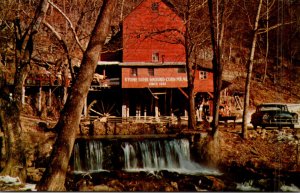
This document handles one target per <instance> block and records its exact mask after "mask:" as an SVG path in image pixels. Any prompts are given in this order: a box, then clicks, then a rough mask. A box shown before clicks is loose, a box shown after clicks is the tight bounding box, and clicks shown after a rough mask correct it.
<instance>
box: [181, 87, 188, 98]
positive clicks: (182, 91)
mask: <svg viewBox="0 0 300 193" xmlns="http://www.w3.org/2000/svg"><path fill="white" fill-rule="evenodd" d="M178 89H179V90H180V92H181V93H182V94H183V95H184V96H185V97H186V98H187V99H188V98H189V96H188V95H187V94H186V93H185V92H184V90H182V88H180V87H178Z"/></svg>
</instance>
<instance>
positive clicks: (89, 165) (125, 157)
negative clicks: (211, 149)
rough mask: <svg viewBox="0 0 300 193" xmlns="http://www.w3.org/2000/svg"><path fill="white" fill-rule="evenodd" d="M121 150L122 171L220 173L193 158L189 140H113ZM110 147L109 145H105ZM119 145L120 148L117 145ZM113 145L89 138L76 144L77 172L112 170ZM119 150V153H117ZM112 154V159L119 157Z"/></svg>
mask: <svg viewBox="0 0 300 193" xmlns="http://www.w3.org/2000/svg"><path fill="white" fill-rule="evenodd" d="M111 145H113V146H115V147H114V148H115V149H116V148H117V149H120V150H122V151H120V152H119V153H120V154H121V155H119V156H117V159H119V160H118V162H117V163H119V164H121V168H122V170H125V171H128V172H138V171H161V170H167V171H174V172H178V173H188V174H212V175H219V174H220V173H219V172H218V171H217V170H216V169H211V168H208V167H204V166H201V165H200V164H199V163H196V162H195V161H193V160H191V155H190V145H189V141H188V140H187V139H171V140H143V141H123V142H116V143H112V144H111ZM105 146H106V147H105ZM116 146H117V147H116ZM105 149H109V150H111V149H112V148H111V147H109V148H108V147H107V144H105V145H104V143H103V142H102V141H100V140H88V141H84V142H80V143H76V144H75V147H74V171H75V172H97V171H103V170H109V168H114V166H109V167H105V166H107V165H108V164H104V162H105V160H104V158H106V159H108V160H109V156H112V153H110V152H107V153H105V152H106V151H107V150H105ZM113 153H115V154H116V153H118V152H113ZM115 158H116V157H112V158H111V159H115Z"/></svg>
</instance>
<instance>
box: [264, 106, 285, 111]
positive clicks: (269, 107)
mask: <svg viewBox="0 0 300 193" xmlns="http://www.w3.org/2000/svg"><path fill="white" fill-rule="evenodd" d="M280 110H282V106H261V107H259V111H280Z"/></svg>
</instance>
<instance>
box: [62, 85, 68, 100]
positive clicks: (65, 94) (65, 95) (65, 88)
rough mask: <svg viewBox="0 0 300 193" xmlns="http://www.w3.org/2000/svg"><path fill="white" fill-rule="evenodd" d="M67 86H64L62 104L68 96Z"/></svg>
mask: <svg viewBox="0 0 300 193" xmlns="http://www.w3.org/2000/svg"><path fill="white" fill-rule="evenodd" d="M67 91H68V88H67V87H65V86H64V97H63V104H65V103H66V101H67V98H68V92H67Z"/></svg>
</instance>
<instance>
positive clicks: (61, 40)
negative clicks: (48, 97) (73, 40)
mask: <svg viewBox="0 0 300 193" xmlns="http://www.w3.org/2000/svg"><path fill="white" fill-rule="evenodd" d="M43 24H44V25H45V26H46V27H47V28H48V29H50V30H51V31H52V33H53V34H54V36H55V37H56V38H57V39H58V41H59V43H60V44H61V46H62V47H63V49H64V51H65V53H66V55H67V59H68V64H69V69H70V72H71V76H72V81H74V80H75V74H74V70H73V67H72V59H71V57H70V53H69V49H68V46H67V43H66V41H65V40H64V39H62V37H61V36H60V35H59V33H58V32H57V31H56V30H55V29H54V27H53V26H51V25H50V24H49V23H48V22H47V21H45V20H44V21H43Z"/></svg>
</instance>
